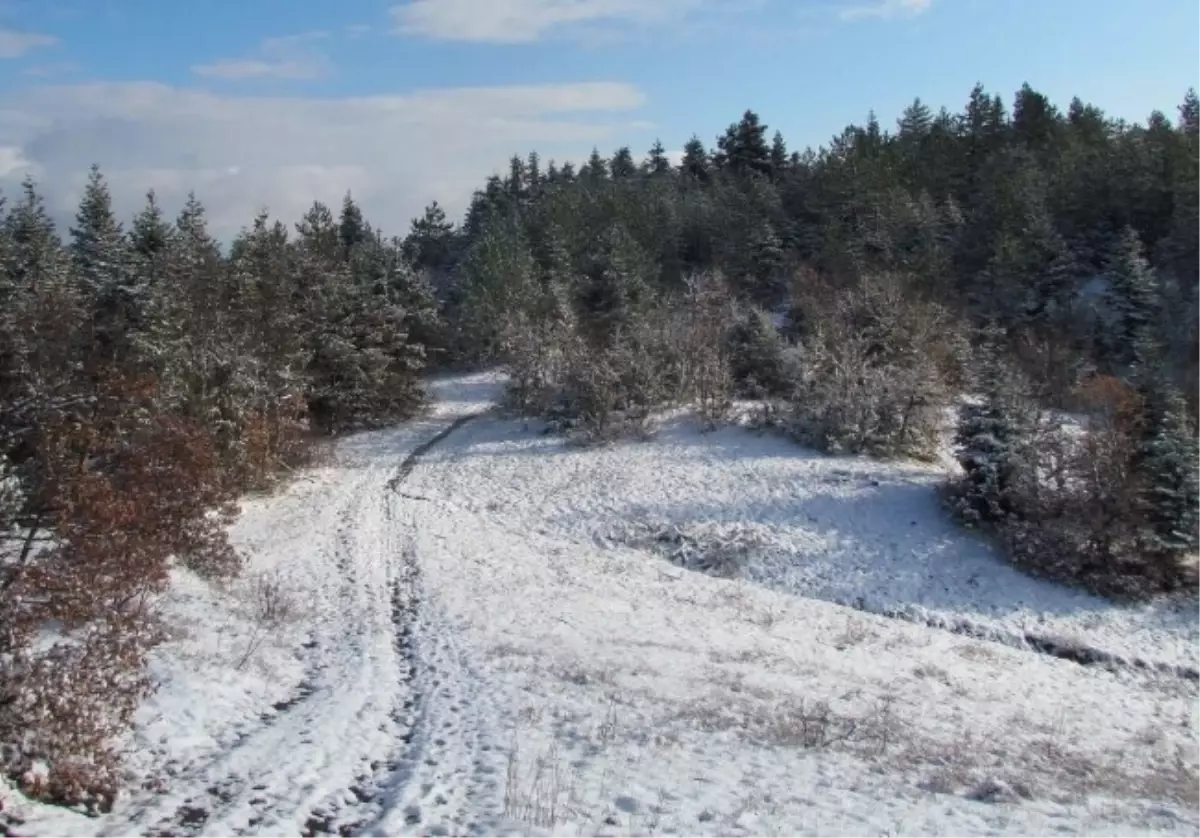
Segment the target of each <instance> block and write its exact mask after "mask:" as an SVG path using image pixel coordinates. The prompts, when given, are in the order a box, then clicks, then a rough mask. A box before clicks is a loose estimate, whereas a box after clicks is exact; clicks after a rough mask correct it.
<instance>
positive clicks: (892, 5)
mask: <svg viewBox="0 0 1200 838" xmlns="http://www.w3.org/2000/svg"><path fill="white" fill-rule="evenodd" d="M932 6H933V0H877V2H875V3H872V4H871V5H869V6H851V7H849V8H846V9H843V10H842V13H841V17H842V20H865V19H867V18H878V19H882V20H891V19H892V18H898V17H915V16H916V15H920V14H924V13H925V12H927V11H929V9H930V8H931V7H932Z"/></svg>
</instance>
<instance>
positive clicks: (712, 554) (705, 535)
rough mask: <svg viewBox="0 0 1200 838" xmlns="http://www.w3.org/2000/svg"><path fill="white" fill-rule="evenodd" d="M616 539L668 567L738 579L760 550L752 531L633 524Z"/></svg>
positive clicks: (758, 537) (758, 542)
mask: <svg viewBox="0 0 1200 838" xmlns="http://www.w3.org/2000/svg"><path fill="white" fill-rule="evenodd" d="M618 537H619V538H620V539H621V540H622V541H624V542H625V543H626V544H628V545H629V546H631V547H636V548H639V549H644V550H651V551H653V552H655V553H658V554H659V555H661V556H663V557H664V558H666V559H667V560H668V561H670V562H671V563H672V564H676V565H679V566H680V567H683V568H686V569H687V570H694V571H698V572H700V573H706V574H708V575H710V576H716V577H719V578H725V579H730V578H734V577H736V576H738V575H739V574H740V573H741V572H742V570H743V568H744V567H745V566H746V563H747V562H748V561H749V560H750V558H751V557H752V556H753V555H754V554H755V553H756V551H758V550H760V549H761V548H762V546H763V541H762V538H761V537H760V536H759V535H758V534H757V533H754V532H752V531H749V530H746V529H743V528H734V529H732V530H726V531H714V530H713V529H711V528H685V527H680V526H678V525H675V524H647V523H642V524H633V525H631V526H630V527H629V528H628V530H627V531H625V532H622V533H620V534H619V535H618Z"/></svg>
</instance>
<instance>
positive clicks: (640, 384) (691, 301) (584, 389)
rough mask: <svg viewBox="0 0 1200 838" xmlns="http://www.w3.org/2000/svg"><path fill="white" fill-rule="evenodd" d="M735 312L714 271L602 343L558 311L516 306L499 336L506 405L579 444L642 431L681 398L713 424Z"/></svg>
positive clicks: (726, 400) (723, 392)
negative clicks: (544, 314) (540, 314)
mask: <svg viewBox="0 0 1200 838" xmlns="http://www.w3.org/2000/svg"><path fill="white" fill-rule="evenodd" d="M533 311H536V310H533ZM733 311H734V308H733V302H732V298H731V297H730V296H729V294H728V292H727V291H726V290H725V288H724V285H723V284H722V283H721V281H720V280H719V278H715V277H704V278H699V279H697V280H695V281H694V282H693V283H692V284H691V286H690V291H689V293H688V294H687V295H685V297H684V298H682V299H680V300H678V301H676V302H675V303H673V304H671V305H650V306H647V307H645V309H644V310H643V311H641V313H640V314H639V315H638V317H636V318H634V319H632V320H631V321H629V322H627V323H624V324H622V325H620V326H619V327H617V328H616V329H615V330H614V331H613V332H612V333H611V334H609V333H606V334H605V339H604V340H603V341H600V342H598V341H597V340H596V339H595V338H594V336H591V335H590V334H589V333H588V331H587V330H586V329H584V328H582V326H581V325H580V324H579V323H578V322H577V321H576V320H575V319H574V318H573V317H571V316H568V315H565V314H564V315H561V316H558V317H555V318H551V319H550V320H548V321H540V320H538V319H537V318H536V317H534V316H533V313H532V311H531V313H529V314H523V313H517V314H514V315H513V316H511V317H510V318H509V320H508V321H507V323H508V325H507V326H506V329H505V333H506V337H505V338H504V339H503V341H502V345H503V347H504V350H505V353H506V357H507V359H508V360H507V365H508V369H509V373H510V380H509V386H508V391H507V399H508V402H509V405H510V406H511V407H512V408H514V409H516V410H518V411H520V412H522V413H526V414H533V415H541V416H544V417H546V418H548V419H550V420H551V422H552V423H554V425H555V426H556V427H557V428H558V429H560V430H564V431H568V432H570V433H571V434H572V435H573V436H574V438H576V439H577V440H578V441H581V442H597V441H600V442H602V441H608V440H612V439H616V438H619V437H623V436H644V435H645V434H646V433H647V432H648V427H649V420H650V417H651V414H652V413H653V411H654V410H656V409H658V408H660V407H663V406H666V405H670V404H676V403H681V402H687V401H695V402H696V403H697V404H698V407H699V409H700V412H701V413H702V415H703V416H704V417H705V418H706V419H707V420H708V421H710V422H711V423H715V422H716V421H718V420H719V419H720V418H722V417H723V416H724V414H725V412H726V411H727V409H728V407H729V404H730V396H731V392H732V378H731V376H730V371H729V361H730V359H729V347H728V341H727V340H726V335H727V332H728V329H729V328H730V326H731V324H732V322H733V320H732V318H733Z"/></svg>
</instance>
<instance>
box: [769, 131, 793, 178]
mask: <svg viewBox="0 0 1200 838" xmlns="http://www.w3.org/2000/svg"><path fill="white" fill-rule="evenodd" d="M788 166H789V158H788V151H787V143H785V142H784V141H783V134H781V133H780V132H779V131H776V132H775V136H774V137H772V138H771V177H773V178H774V179H776V180H779V179H780V178H782V177H783V176H784V174H786V173H787V170H788Z"/></svg>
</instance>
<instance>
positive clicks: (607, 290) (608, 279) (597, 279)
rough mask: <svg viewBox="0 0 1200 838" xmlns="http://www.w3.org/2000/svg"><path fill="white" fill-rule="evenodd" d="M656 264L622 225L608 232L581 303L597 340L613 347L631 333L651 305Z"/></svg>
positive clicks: (592, 267) (589, 274)
mask: <svg viewBox="0 0 1200 838" xmlns="http://www.w3.org/2000/svg"><path fill="white" fill-rule="evenodd" d="M656 273H657V270H656V268H655V266H654V264H653V260H652V259H651V258H650V257H649V256H648V255H647V254H646V252H645V251H644V250H643V249H642V248H641V246H640V245H638V243H637V241H636V240H635V239H634V238H633V236H631V235H630V233H629V231H628V230H626V229H625V228H624V227H623V226H622V225H620V224H614V225H612V226H611V227H609V229H608V230H607V231H606V233H605V235H604V237H603V239H602V241H601V251H600V252H599V253H598V254H595V256H594V258H593V260H592V265H591V268H590V270H589V271H588V277H587V281H586V283H585V285H584V286H583V289H582V291H583V293H582V299H581V300H580V302H581V305H582V308H583V311H584V312H585V313H586V322H587V324H588V326H589V327H590V328H591V329H592V331H593V336H594V337H595V338H596V340H597V341H598V342H600V343H602V344H610V343H611V342H612V341H613V340H614V339H615V338H616V336H617V334H618V333H619V332H621V331H623V330H628V329H629V328H630V327H631V326H632V325H633V323H634V322H635V320H636V319H637V318H638V316H639V314H640V313H641V311H642V310H643V308H644V306H645V305H647V304H648V303H649V296H650V292H649V285H650V282H651V280H652V278H653V277H654V276H655V275H656Z"/></svg>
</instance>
